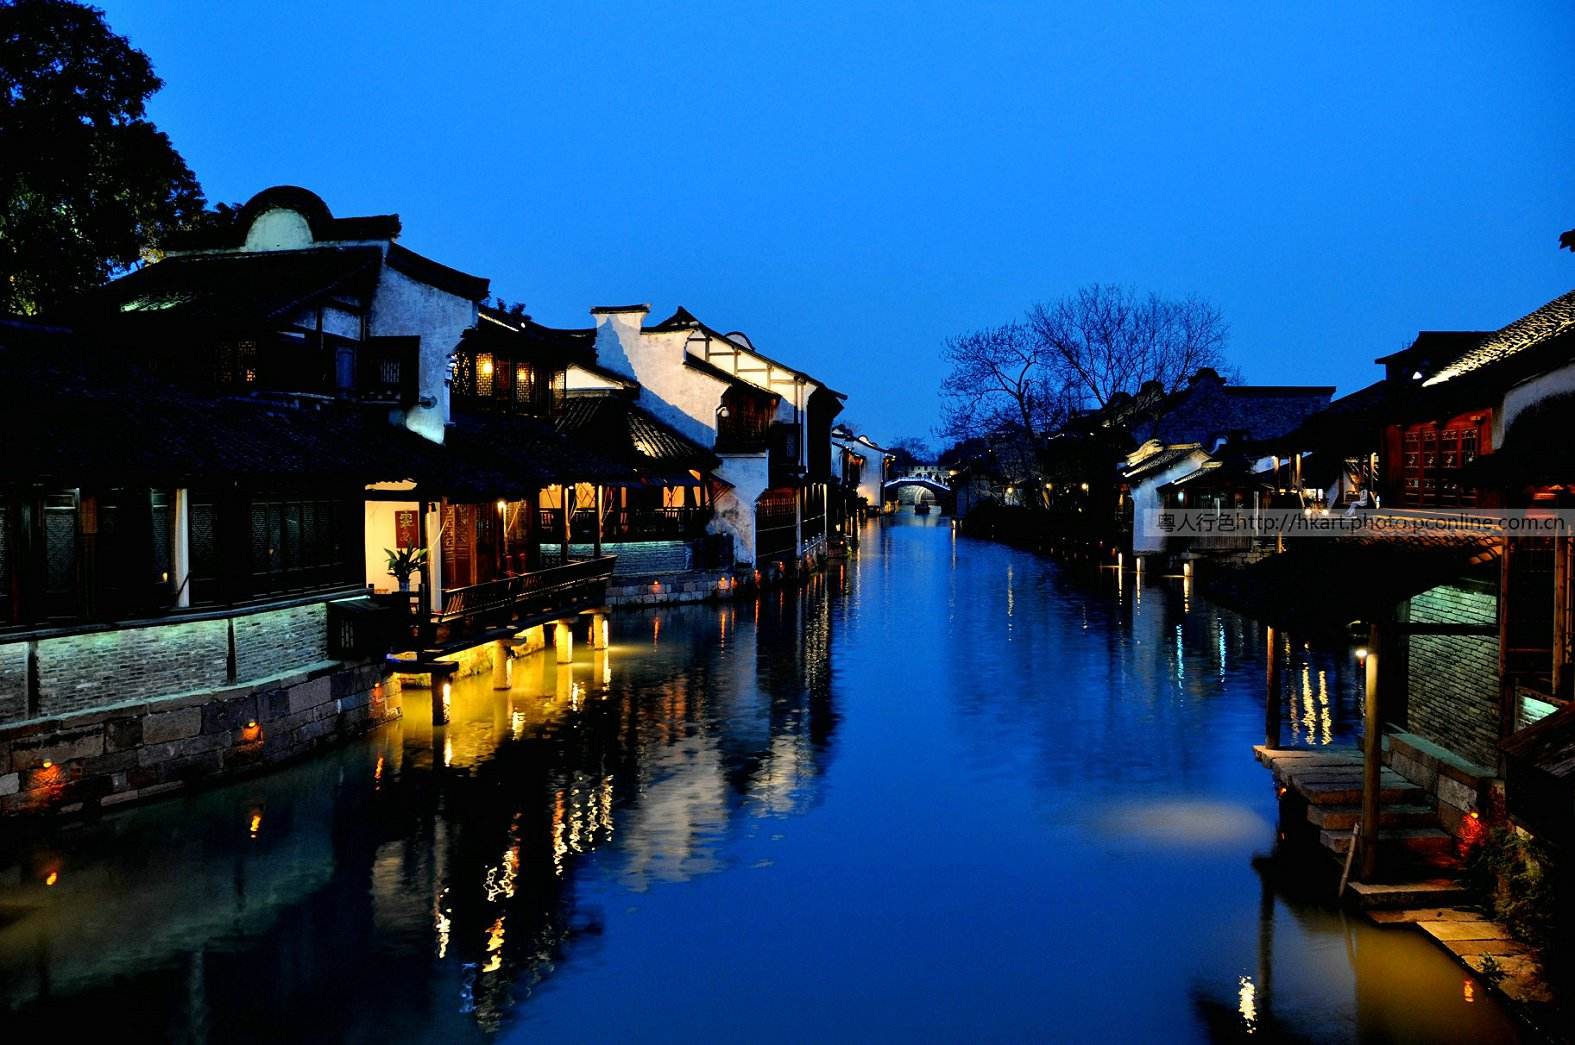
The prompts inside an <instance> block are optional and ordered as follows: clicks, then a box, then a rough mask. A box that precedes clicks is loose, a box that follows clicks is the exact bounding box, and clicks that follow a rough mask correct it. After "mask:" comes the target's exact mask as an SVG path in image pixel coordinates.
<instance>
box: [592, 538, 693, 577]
mask: <svg viewBox="0 0 1575 1045" xmlns="http://www.w3.org/2000/svg"><path fill="white" fill-rule="evenodd" d="M569 547H570V551H571V553H572V554H574V555H578V556H585V557H589V556H590V554H591V552H592V551H594V550H595V548H594V546H593V545H589V544H574V545H570V546H569ZM602 554H603V555H616V556H618V561H617V562H615V563H614V564H613V576H614V577H641V576H649V575H650V574H653V573H682V572H683V571H685V570H687V569H689V561H690V548H689V545H688V544H687V543H685V542H684V541H630V542H628V543H619V544H604V545H602Z"/></svg>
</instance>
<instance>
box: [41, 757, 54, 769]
mask: <svg viewBox="0 0 1575 1045" xmlns="http://www.w3.org/2000/svg"><path fill="white" fill-rule="evenodd" d="M54 764H55V763H54V762H53V761H51V760H50V759H47V758H46V759H44V768H45V769H49V768H51V767H52V766H54Z"/></svg>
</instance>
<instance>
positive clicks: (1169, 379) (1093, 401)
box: [1028, 283, 1228, 408]
mask: <svg viewBox="0 0 1575 1045" xmlns="http://www.w3.org/2000/svg"><path fill="white" fill-rule="evenodd" d="M1028 325H1029V327H1030V328H1031V329H1032V330H1033V333H1034V341H1035V343H1036V346H1037V350H1038V352H1039V353H1040V354H1041V356H1043V357H1044V358H1045V359H1046V360H1048V362H1047V363H1046V364H1045V365H1046V366H1047V367H1048V368H1049V369H1050V370H1051V371H1052V372H1053V373H1054V374H1055V380H1056V381H1058V382H1059V383H1060V384H1061V387H1062V388H1063V389H1064V391H1065V394H1066V396H1067V398H1068V399H1069V400H1071V401H1074V402H1075V403H1077V404H1078V405H1079V406H1085V407H1094V408H1101V407H1104V406H1107V405H1109V403H1110V401H1111V399H1112V398H1113V397H1115V396H1117V395H1119V394H1121V393H1126V394H1128V395H1132V394H1135V393H1137V392H1138V391H1139V390H1140V389H1141V388H1142V386H1143V385H1144V384H1145V383H1146V382H1150V381H1157V382H1159V383H1160V385H1161V386H1163V387H1164V389H1165V391H1167V392H1174V391H1176V390H1177V389H1179V388H1180V387H1182V385H1183V384H1185V383H1186V380H1187V378H1189V377H1191V376H1192V375H1193V374H1195V373H1197V372H1198V371H1199V370H1201V369H1203V368H1204V367H1211V368H1213V369H1215V370H1219V371H1223V370H1225V369H1226V366H1225V341H1226V338H1227V335H1228V330H1227V328H1226V326H1225V320H1224V317H1223V316H1221V315H1220V312H1219V309H1217V308H1215V307H1214V306H1213V305H1211V304H1209V303H1208V302H1206V301H1201V300H1199V299H1198V298H1194V297H1188V298H1183V299H1181V300H1172V299H1169V298H1162V297H1160V296H1159V295H1157V294H1149V295H1147V296H1142V297H1140V296H1139V295H1137V294H1135V293H1133V292H1132V291H1130V290H1127V289H1125V288H1122V287H1113V286H1107V285H1103V284H1099V283H1094V284H1091V285H1089V286H1086V287H1084V288H1082V289H1081V290H1079V291H1078V292H1077V293H1075V294H1072V295H1070V296H1068V297H1064V298H1062V299H1060V300H1059V301H1053V302H1049V303H1047V304H1040V305H1035V306H1034V307H1033V308H1032V309H1031V310H1030V311H1029V314H1028Z"/></svg>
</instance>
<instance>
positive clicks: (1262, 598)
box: [1199, 535, 1498, 636]
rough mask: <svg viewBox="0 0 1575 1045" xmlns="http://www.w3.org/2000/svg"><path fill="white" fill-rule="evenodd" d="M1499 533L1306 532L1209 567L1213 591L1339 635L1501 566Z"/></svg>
mask: <svg viewBox="0 0 1575 1045" xmlns="http://www.w3.org/2000/svg"><path fill="white" fill-rule="evenodd" d="M1497 556H1498V544H1497V538H1493V537H1479V536H1470V535H1440V536H1426V537H1422V536H1405V537H1399V536H1396V537H1303V538H1300V539H1297V540H1293V541H1292V543H1291V545H1290V547H1289V548H1288V549H1287V551H1286V552H1285V553H1284V554H1282V555H1273V556H1270V557H1269V558H1266V559H1260V560H1259V561H1257V562H1255V563H1252V564H1250V565H1248V566H1241V567H1229V568H1222V569H1219V570H1217V571H1215V572H1211V573H1206V574H1204V576H1203V578H1202V579H1201V580H1200V582H1199V583H1200V585H1201V586H1202V589H1203V591H1204V594H1206V595H1207V596H1208V597H1209V598H1211V599H1214V600H1215V601H1217V602H1220V603H1222V604H1224V605H1226V606H1229V607H1230V608H1232V609H1234V610H1237V611H1238V612H1241V613H1244V614H1246V615H1247V616H1249V617H1253V618H1255V619H1257V620H1260V621H1263V622H1264V623H1266V624H1272V625H1275V626H1276V627H1282V628H1285V629H1287V630H1289V631H1292V632H1296V633H1299V634H1307V635H1316V636H1336V635H1339V634H1343V633H1344V632H1345V631H1346V629H1347V628H1348V627H1349V625H1350V624H1351V622H1352V621H1365V622H1372V621H1382V620H1389V619H1392V618H1393V616H1394V612H1395V608H1396V607H1397V606H1398V605H1399V604H1400V603H1402V602H1404V601H1405V600H1407V599H1409V598H1411V597H1412V596H1415V595H1420V594H1421V593H1422V592H1424V591H1427V590H1428V589H1430V588H1436V587H1438V586H1439V585H1440V584H1448V583H1450V582H1451V581H1457V580H1462V579H1466V578H1469V577H1474V576H1487V575H1490V574H1493V573H1494V572H1495V571H1496V567H1491V568H1489V567H1488V566H1487V564H1488V563H1490V562H1492V561H1493V560H1495V559H1496V558H1497Z"/></svg>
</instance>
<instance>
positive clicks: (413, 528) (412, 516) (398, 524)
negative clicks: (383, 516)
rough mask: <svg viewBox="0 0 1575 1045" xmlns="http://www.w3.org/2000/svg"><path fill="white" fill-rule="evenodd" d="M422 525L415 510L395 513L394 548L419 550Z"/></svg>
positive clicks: (409, 509)
mask: <svg viewBox="0 0 1575 1045" xmlns="http://www.w3.org/2000/svg"><path fill="white" fill-rule="evenodd" d="M420 546H421V523H420V520H419V519H418V518H417V516H416V511H415V509H414V508H402V509H400V510H399V511H396V512H395V513H394V547H395V548H419V547H420Z"/></svg>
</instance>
